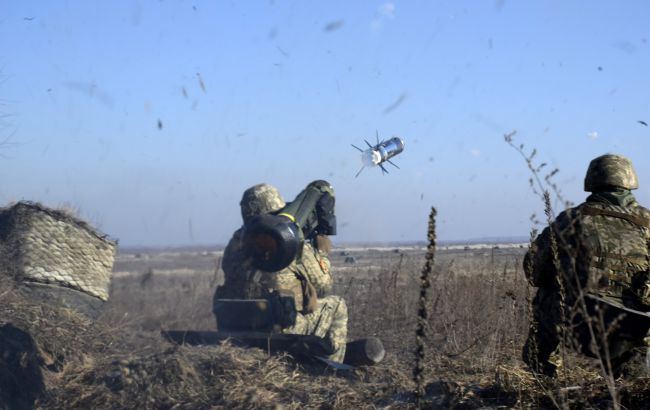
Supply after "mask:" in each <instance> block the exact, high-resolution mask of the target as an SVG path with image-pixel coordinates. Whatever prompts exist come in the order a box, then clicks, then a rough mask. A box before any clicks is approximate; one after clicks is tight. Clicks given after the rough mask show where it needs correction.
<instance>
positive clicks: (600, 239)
mask: <svg viewBox="0 0 650 410" xmlns="http://www.w3.org/2000/svg"><path fill="white" fill-rule="evenodd" d="M551 233H553V235H551ZM553 239H554V240H555V241H556V243H557V258H556V260H555V258H554V256H553V246H552V240H553ZM649 246H650V211H649V210H647V209H646V208H644V207H642V206H641V205H639V204H638V203H637V202H636V200H635V199H634V196H632V194H631V193H630V192H629V191H625V192H619V193H616V192H614V193H597V194H592V195H591V196H589V197H588V198H587V200H586V201H585V202H584V203H582V204H580V205H578V206H577V207H575V208H570V209H567V210H566V211H564V212H562V213H561V214H560V215H558V217H557V218H556V219H555V221H554V222H553V224H552V225H551V227H547V228H545V229H544V231H542V233H541V234H540V235H539V236H538V237H537V238H536V239H535V241H534V242H533V243H532V245H531V248H530V249H529V251H528V253H527V254H526V256H525V258H524V272H525V273H526V276H527V278H528V280H529V281H530V283H531V284H532V285H533V286H537V287H544V288H559V285H560V281H562V285H563V286H564V287H565V289H566V291H567V297H568V298H569V301H568V302H569V303H571V299H573V300H575V297H576V296H577V295H578V294H579V293H580V292H582V291H585V292H586V293H590V294H594V295H596V296H600V297H604V298H606V299H607V300H610V301H613V302H614V303H615V304H617V305H620V304H623V305H625V306H628V307H632V308H640V309H643V310H648V309H650V274H649V265H650V263H649V258H648V253H649ZM640 303H641V305H646V306H645V307H644V306H640V305H639V304H640Z"/></svg>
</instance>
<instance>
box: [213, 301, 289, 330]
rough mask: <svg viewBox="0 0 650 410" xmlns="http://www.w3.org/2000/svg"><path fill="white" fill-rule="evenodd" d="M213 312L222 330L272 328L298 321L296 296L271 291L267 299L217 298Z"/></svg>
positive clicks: (286, 325)
mask: <svg viewBox="0 0 650 410" xmlns="http://www.w3.org/2000/svg"><path fill="white" fill-rule="evenodd" d="M213 310H214V314H215V316H216V318H217V327H218V328H219V330H229V331H246V330H247V331H252V330H254V331H269V332H279V331H280V330H281V329H283V328H286V327H290V326H293V325H294V324H295V323H296V314H297V313H296V303H295V300H294V298H293V296H287V295H282V294H280V293H278V292H272V293H270V294H269V296H268V297H267V298H265V299H215V301H214V307H213Z"/></svg>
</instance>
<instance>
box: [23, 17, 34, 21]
mask: <svg viewBox="0 0 650 410" xmlns="http://www.w3.org/2000/svg"><path fill="white" fill-rule="evenodd" d="M34 18H35V17H23V20H25V21H32V20H34Z"/></svg>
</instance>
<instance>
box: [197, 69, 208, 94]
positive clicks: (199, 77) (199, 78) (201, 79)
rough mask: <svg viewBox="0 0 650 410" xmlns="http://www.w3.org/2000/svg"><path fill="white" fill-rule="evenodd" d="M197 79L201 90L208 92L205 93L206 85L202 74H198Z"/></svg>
mask: <svg viewBox="0 0 650 410" xmlns="http://www.w3.org/2000/svg"><path fill="white" fill-rule="evenodd" d="M196 78H198V80H199V86H200V87H201V90H202V91H203V92H206V91H205V83H204V82H203V77H201V73H196Z"/></svg>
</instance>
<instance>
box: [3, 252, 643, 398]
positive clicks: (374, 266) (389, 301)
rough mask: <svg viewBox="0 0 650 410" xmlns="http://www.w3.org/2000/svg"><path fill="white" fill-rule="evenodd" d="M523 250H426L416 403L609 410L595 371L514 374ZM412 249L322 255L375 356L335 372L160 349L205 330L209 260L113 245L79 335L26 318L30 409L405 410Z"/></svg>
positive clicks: (243, 354) (217, 274) (571, 365)
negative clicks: (33, 391) (173, 337)
mask: <svg viewBox="0 0 650 410" xmlns="http://www.w3.org/2000/svg"><path fill="white" fill-rule="evenodd" d="M524 252H525V247H524V248H522V247H520V246H518V245H515V246H503V245H499V246H498V247H497V246H495V245H489V246H473V247H472V248H469V249H465V247H464V246H461V247H448V248H446V249H445V246H441V247H440V248H439V249H438V251H437V253H436V257H435V267H434V270H433V273H432V277H431V282H432V287H431V289H430V292H429V298H428V311H429V320H428V323H427V333H428V337H427V340H426V352H425V353H426V356H425V361H424V374H425V376H424V380H425V383H426V385H427V388H426V395H425V398H424V401H423V403H424V405H425V406H426V407H436V408H485V407H488V408H498V407H515V408H540V407H541V408H555V407H572V408H609V407H611V399H610V396H609V394H608V392H607V387H606V385H605V383H604V382H603V379H602V377H601V376H600V375H599V373H598V371H597V368H596V367H595V366H594V365H593V364H592V363H590V362H588V361H586V360H584V359H577V358H574V357H569V358H567V371H566V372H564V373H563V374H562V376H561V377H560V378H559V379H558V380H554V381H549V380H541V379H536V378H535V377H533V376H532V375H531V374H530V373H528V372H527V371H526V369H525V367H524V365H523V363H522V362H521V360H520V349H521V346H522V344H523V342H524V339H525V336H526V333H527V326H528V325H527V323H528V322H527V315H528V298H529V292H530V289H529V288H528V287H527V284H526V281H525V279H524V275H523V272H522V268H521V261H522V257H523V254H524ZM424 254H425V249H424V248H422V247H401V248H399V247H387V248H379V247H377V248H366V247H359V248H351V247H350V248H335V249H334V250H333V251H332V254H331V256H332V266H333V272H334V276H335V281H336V282H335V289H334V291H335V293H337V294H339V295H341V296H344V297H345V299H346V300H347V302H348V305H349V314H350V322H349V330H350V338H352V339H355V338H360V337H365V336H377V337H379V338H380V339H381V340H382V341H383V342H384V344H385V347H386V350H387V355H386V359H385V361H384V362H383V363H382V364H380V365H378V366H376V367H373V368H359V369H355V370H354V371H351V372H350V371H348V372H340V371H339V372H336V371H334V370H332V369H330V368H324V367H322V366H321V365H318V364H309V363H308V364H304V363H297V362H295V361H294V360H293V359H292V358H290V357H286V356H280V357H277V356H276V357H270V356H268V355H267V353H266V352H264V351H261V350H259V349H243V348H238V347H234V346H231V345H229V344H225V345H220V346H207V347H177V346H173V345H171V344H169V343H168V342H166V341H164V340H162V338H161V337H160V335H159V334H160V333H159V332H160V330H161V329H192V330H213V329H214V327H215V325H214V318H213V316H212V313H211V303H212V294H213V292H214V289H215V287H216V285H217V284H218V283H220V281H222V278H223V274H222V272H221V271H220V269H219V265H220V258H221V251H219V250H210V249H196V250H192V249H183V250H132V251H131V250H122V251H121V252H120V254H119V255H118V258H117V261H116V264H115V278H114V280H113V284H112V291H111V299H110V301H109V302H108V304H107V306H106V311H105V312H104V313H103V315H102V316H101V317H100V319H99V321H98V323H96V324H94V325H93V326H91V327H83V326H82V325H80V324H79V325H77V324H76V323H77V322H74V321H73V322H72V323H73V324H75V326H77V328H73V329H76V330H74V331H71V332H69V333H65V332H63V331H62V330H61V329H62V328H63V329H65V328H67V327H69V324H68V322H69V321H70V316H69V313H66V314H62V315H63V316H62V317H63V318H62V317H60V316H57V315H59V313H57V311H56V310H52V312H51V313H50V314H51V315H52V318H51V320H48V321H43V320H41V319H38V320H41V321H40V323H41V324H46V325H47V326H45V328H44V329H39V332H41V333H42V334H45V336H43V340H44V342H42V343H44V345H45V346H46V348H45V350H46V351H53V352H54V353H51V356H53V357H54V358H55V359H53V364H52V365H51V366H50V368H48V371H46V372H45V373H44V374H43V376H42V377H43V379H44V380H45V384H46V385H47V386H48V389H47V391H46V393H45V394H43V395H42V396H39V397H40V398H38V399H37V401H36V403H37V406H39V407H43V408H115V407H118V408H134V409H135V408H188V409H189V408H295V409H298V408H305V407H307V408H340V409H347V408H414V407H415V396H414V394H413V391H414V389H415V384H414V382H413V381H412V371H413V370H412V369H413V366H414V362H415V354H414V351H415V347H416V344H415V325H416V320H417V314H416V309H417V303H416V302H417V298H418V294H419V276H420V271H421V269H422V266H423V263H424ZM0 294H1V295H7V292H1V291H0ZM9 294H10V293H9ZM5 299H6V297H5ZM8 300H9V303H6V301H5V303H4V304H3V305H2V306H3V309H5V310H6V309H9V308H11V309H12V310H11V311H12V312H18V311H24V312H25V313H24V315H26V316H25V317H24V318H23V316H20V317H21V318H22V320H24V322H25V323H32V322H38V320H36V319H34V317H40V316H34V317H33V316H29V315H30V314H31V313H29V312H37V313H38V314H39V315H42V314H43V310H42V308H20V309H18V308H16V307H15V306H14V307H12V306H13V305H12V304H11V303H13V302H12V301H13V300H14V299H11V298H9V299H8ZM16 303H18V302H16ZM7 306H9V308H8V307H7ZM39 312H40V313H39ZM3 313H6V312H0V314H3ZM14 314H15V313H14ZM21 315H22V313H21ZM34 315H36V313H34ZM61 320H62V321H64V322H66V323H62V322H61ZM75 320H76V319H75ZM25 326H27V327H29V326H32V328H33V327H34V326H35V325H34V324H26V325H25ZM52 333H54V334H56V335H58V336H57V337H58V338H61V339H62V340H60V341H59V343H58V344H54V345H52V344H51V341H52V340H58V339H57V338H55V337H52V336H51V334H52ZM48 341H49V342H48ZM36 342H37V344H39V345H40V343H41V342H40V339H38V338H37V340H36ZM48 343H49V344H48ZM62 345H64V346H62ZM41 349H43V348H41ZM58 357H60V358H61V359H60V360H59V361H57V360H58V359H56V358H58ZM63 359H65V360H63ZM57 363H59V364H57ZM618 386H619V389H620V393H621V401H622V403H623V404H624V405H625V406H626V407H627V408H644V406H645V408H647V407H648V406H650V405H649V404H648V401H647V399H648V395H649V393H648V392H649V391H650V390H649V388H648V387H649V386H650V379H648V378H637V379H634V380H632V381H629V380H628V381H624V380H620V381H618Z"/></svg>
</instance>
